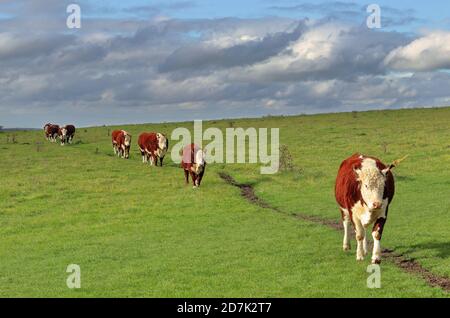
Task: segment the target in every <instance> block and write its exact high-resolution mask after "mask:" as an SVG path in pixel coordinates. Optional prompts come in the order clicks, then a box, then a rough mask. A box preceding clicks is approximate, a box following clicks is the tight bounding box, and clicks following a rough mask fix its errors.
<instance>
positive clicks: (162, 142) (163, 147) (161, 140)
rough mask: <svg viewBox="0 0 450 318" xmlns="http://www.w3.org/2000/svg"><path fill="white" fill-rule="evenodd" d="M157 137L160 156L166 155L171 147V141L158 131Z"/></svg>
mask: <svg viewBox="0 0 450 318" xmlns="http://www.w3.org/2000/svg"><path fill="white" fill-rule="evenodd" d="M156 138H157V139H158V149H159V150H160V151H159V152H160V157H164V155H165V153H166V152H167V148H168V147H169V141H168V140H167V137H166V136H165V135H164V134H161V133H156Z"/></svg>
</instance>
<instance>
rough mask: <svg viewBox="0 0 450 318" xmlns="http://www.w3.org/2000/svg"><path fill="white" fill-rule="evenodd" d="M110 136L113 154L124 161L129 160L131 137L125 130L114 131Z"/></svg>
mask: <svg viewBox="0 0 450 318" xmlns="http://www.w3.org/2000/svg"><path fill="white" fill-rule="evenodd" d="M111 136H112V146H113V150H114V154H116V155H117V156H119V157H122V158H124V159H129V158H130V148H131V135H130V134H129V133H128V132H126V131H125V130H114V131H113V132H112V134H111Z"/></svg>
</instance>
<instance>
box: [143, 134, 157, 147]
mask: <svg viewBox="0 0 450 318" xmlns="http://www.w3.org/2000/svg"><path fill="white" fill-rule="evenodd" d="M138 144H139V147H140V148H141V149H145V150H148V151H155V150H156V149H158V138H157V137H156V133H142V134H140V135H139V139H138Z"/></svg>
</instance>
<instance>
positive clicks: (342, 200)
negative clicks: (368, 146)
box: [335, 154, 362, 210]
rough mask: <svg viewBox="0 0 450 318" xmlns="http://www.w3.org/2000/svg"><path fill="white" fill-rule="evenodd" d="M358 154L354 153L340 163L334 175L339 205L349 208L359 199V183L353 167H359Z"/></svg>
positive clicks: (360, 160) (359, 159)
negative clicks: (335, 175)
mask: <svg viewBox="0 0 450 318" xmlns="http://www.w3.org/2000/svg"><path fill="white" fill-rule="evenodd" d="M360 156H361V155H360V154H354V155H353V156H351V157H350V158H347V159H346V160H344V161H343V162H342V163H341V166H340V167H339V171H338V174H337V177H336V184H335V196H336V201H337V203H338V204H339V206H340V207H342V208H344V209H348V210H350V209H351V208H352V207H353V206H354V205H355V203H356V202H358V201H359V200H361V193H360V189H359V183H358V181H357V179H356V174H355V172H354V169H360V168H361V162H362V159H361V158H360Z"/></svg>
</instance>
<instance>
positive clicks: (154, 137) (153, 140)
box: [138, 132, 169, 167]
mask: <svg viewBox="0 0 450 318" xmlns="http://www.w3.org/2000/svg"><path fill="white" fill-rule="evenodd" d="M138 145H139V150H140V151H141V155H142V162H143V163H146V162H150V165H153V164H155V165H156V166H158V160H159V162H160V165H161V167H162V165H163V160H164V157H165V155H166V153H167V150H168V149H169V140H168V139H167V137H166V136H165V135H164V134H161V133H155V132H151V133H145V132H144V133H142V134H141V135H140V136H139V139H138Z"/></svg>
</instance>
